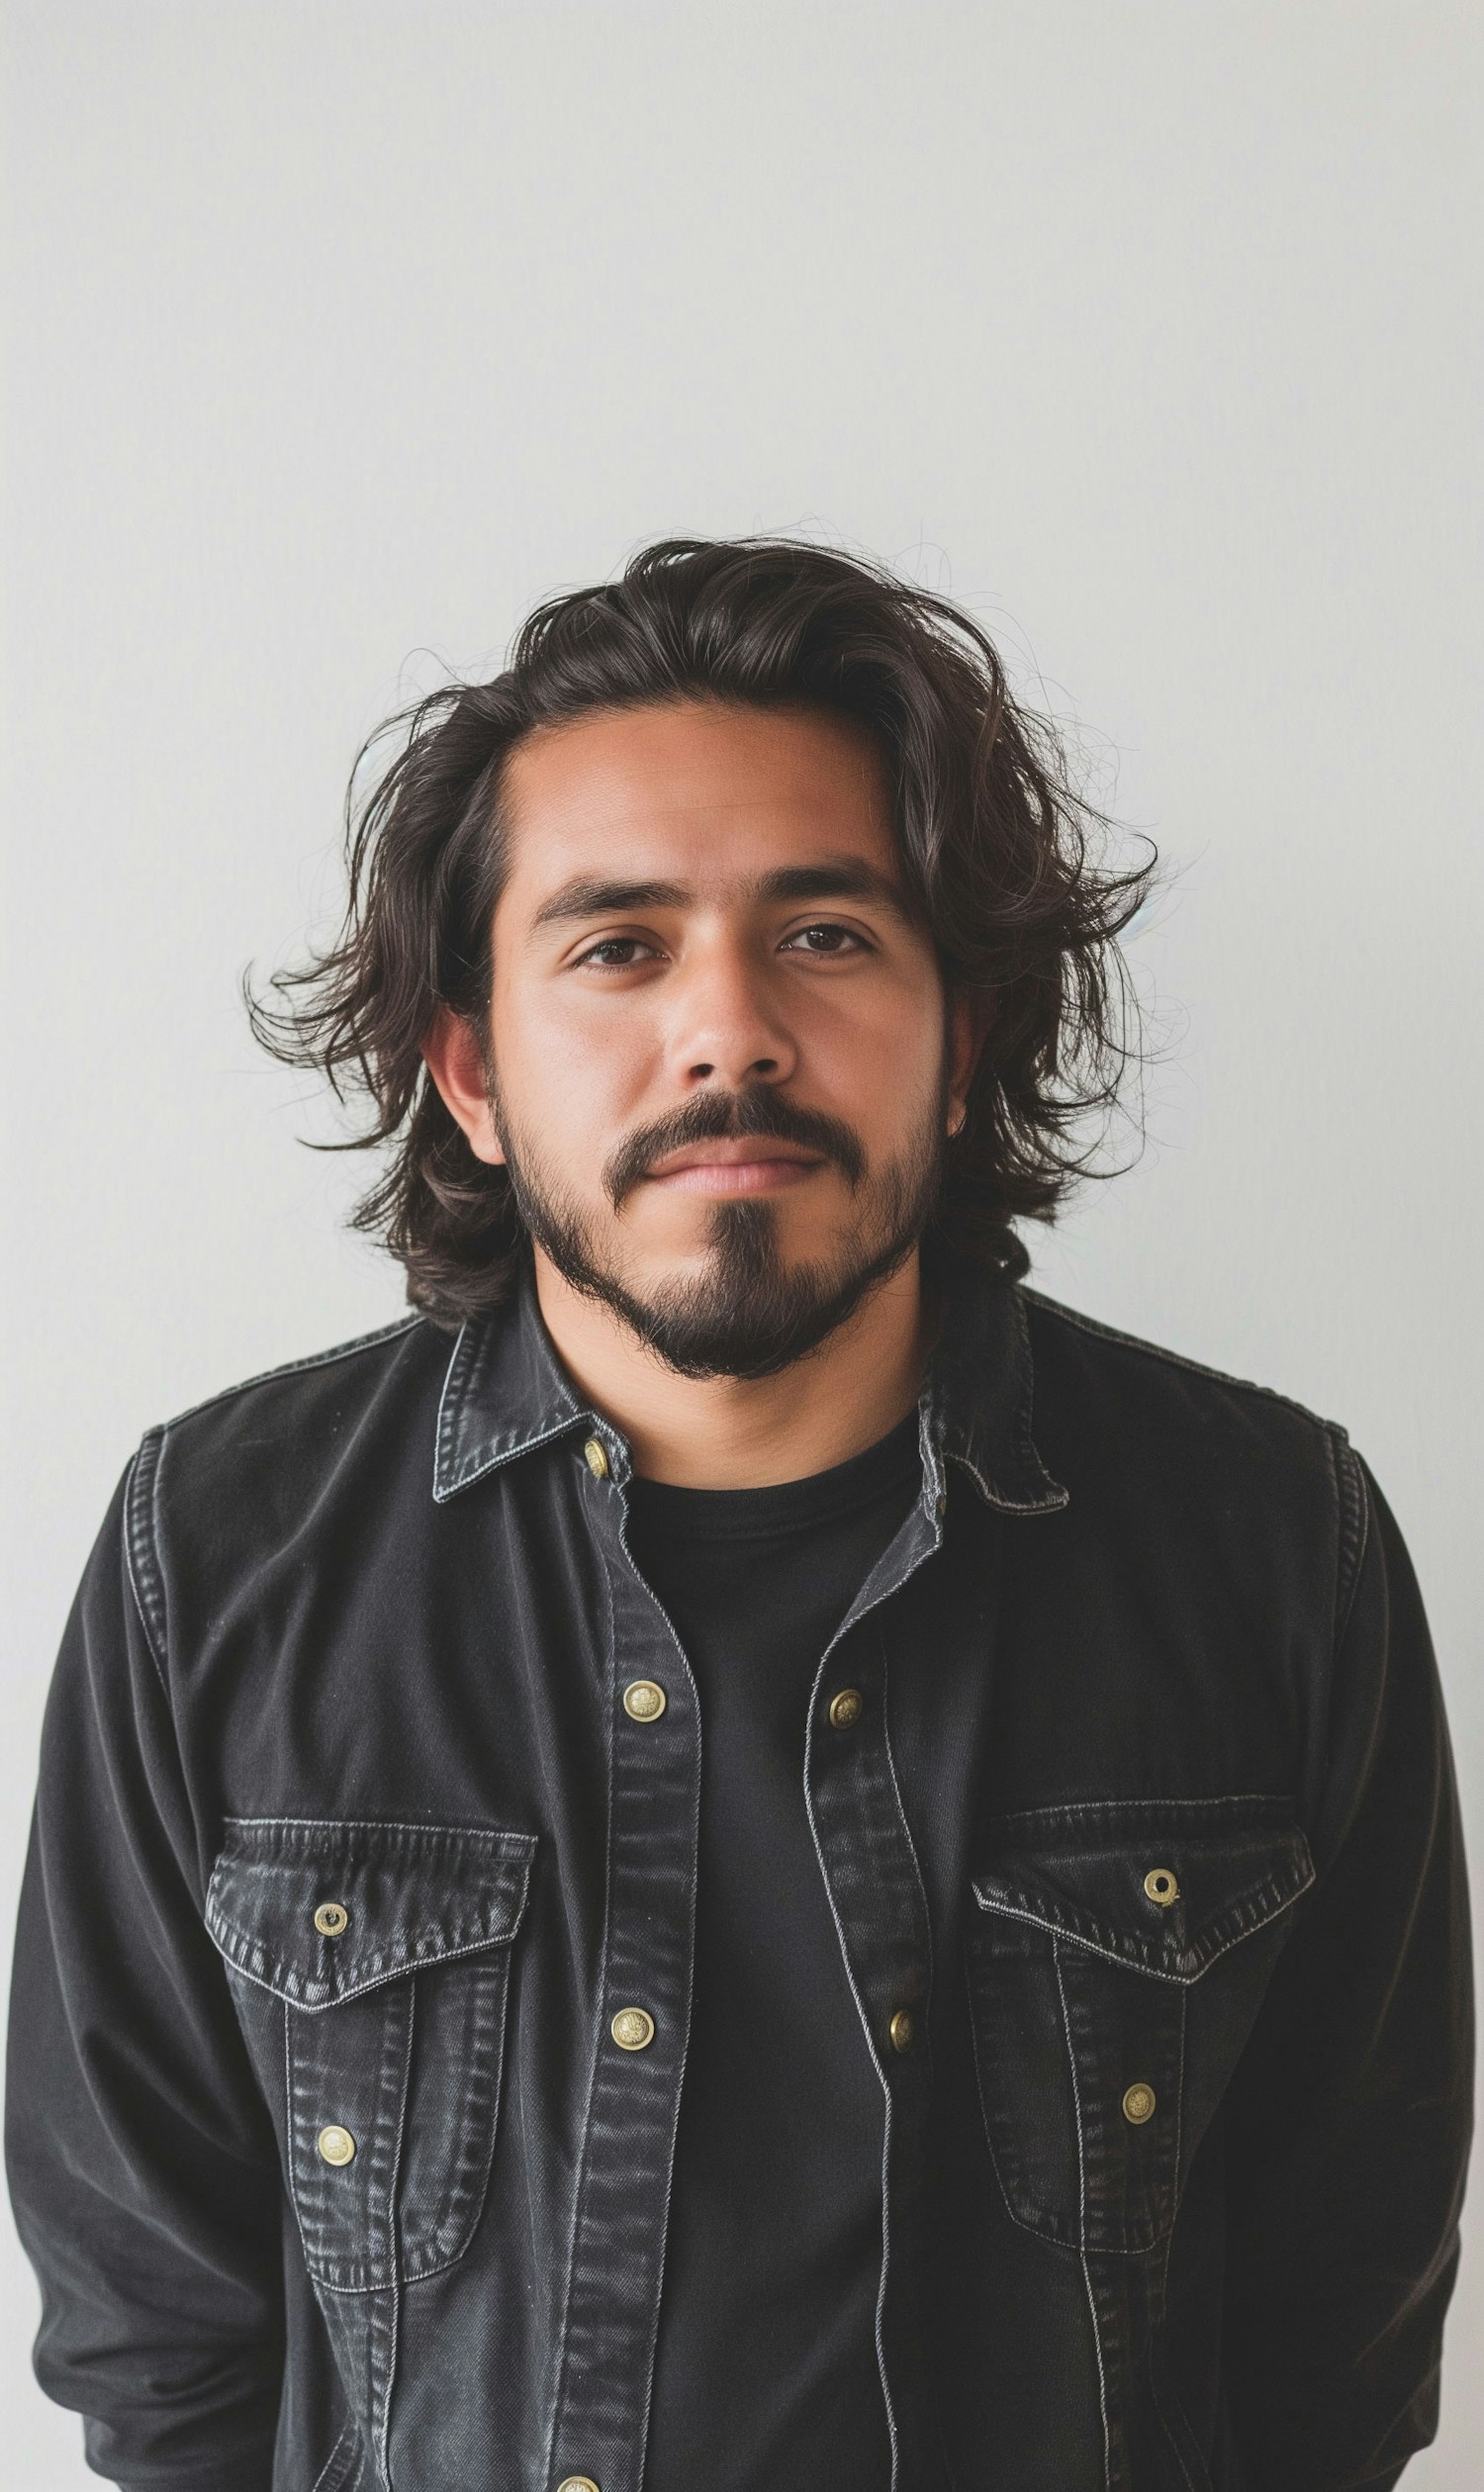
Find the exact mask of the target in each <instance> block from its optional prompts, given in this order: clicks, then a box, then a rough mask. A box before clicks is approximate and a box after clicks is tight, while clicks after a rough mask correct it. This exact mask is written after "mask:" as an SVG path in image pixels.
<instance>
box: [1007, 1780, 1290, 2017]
mask: <svg viewBox="0 0 1484 2492" xmlns="http://www.w3.org/2000/svg"><path fill="white" fill-rule="evenodd" d="M1242 1810H1245V1811H1246V1813H1245V1814H1241V1813H1238V1812H1239V1811H1242ZM989 1834H990V1842H991V1847H992V1849H991V1857H990V1858H989V1859H988V1860H987V1861H985V1863H984V1864H983V1866H982V1867H981V1868H980V1870H979V1873H978V1875H977V1876H976V1877H975V1879H974V1899H975V1901H976V1902H977V1904H978V1905H979V1908H980V1910H981V1911H984V1912H996V1913H1000V1914H1003V1915H1005V1916H1007V1917H1008V1918H1010V1919H1013V1920H1019V1921H1030V1922H1034V1923H1036V1924H1038V1925H1039V1926H1040V1927H1041V1928H1043V1929H1045V1930H1048V1931H1049V1932H1051V1933H1052V1935H1054V1936H1055V1937H1059V1938H1068V1939H1071V1940H1073V1941H1074V1942H1075V1944H1076V1945H1078V1946H1080V1947H1090V1948H1093V1949H1094V1950H1095V1951H1096V1952H1097V1953H1098V1954H1099V1955H1103V1956H1111V1957H1112V1958H1113V1959H1114V1960H1115V1961H1116V1962H1118V1963H1121V1964H1127V1965H1130V1966H1132V1967H1133V1968H1134V1969H1135V1971H1137V1972H1140V1973H1152V1974H1154V1975H1156V1976H1157V1977H1158V1978H1159V1979H1160V1980H1162V1981H1165V1982H1194V1981H1197V1980H1198V1979H1199V1977H1200V1976H1201V1974H1203V1973H1204V1972H1205V1971H1206V1968H1207V1967H1208V1965H1211V1964H1213V1963H1214V1962H1215V1960H1216V1958H1217V1957H1218V1956H1220V1955H1223V1954H1225V1952H1226V1950H1227V1949H1228V1948H1229V1947H1235V1946H1236V1945H1237V1943H1238V1941H1239V1940H1240V1939H1243V1938H1247V1937H1249V1936H1250V1935H1251V1934H1252V1931H1253V1930H1256V1929H1260V1928H1261V1927H1262V1926H1263V1924H1264V1922H1267V1921H1270V1920H1272V1919H1273V1918H1274V1916H1275V1915H1276V1914H1277V1913H1279V1912H1282V1911H1285V1910H1286V1909H1287V1907H1288V1905H1289V1904H1291V1903H1292V1902H1293V1901H1294V1899H1295V1898H1296V1897H1297V1896H1298V1895H1301V1894H1302V1893H1303V1892H1304V1890H1305V1888H1306V1887H1310V1886H1312V1885H1313V1883H1314V1863H1313V1861H1312V1860H1311V1859H1310V1857H1309V1846H1308V1843H1307V1842H1306V1840H1305V1838H1304V1834H1303V1831H1302V1829H1301V1828H1300V1827H1299V1826H1298V1825H1296V1824H1295V1823H1294V1821H1293V1816H1292V1810H1291V1804H1290V1803H1288V1802H1287V1801H1282V1800H1246V1801H1237V1802H1234V1801H1232V1800H1160V1801H1142V1800H1141V1801H1134V1802H1119V1801H1104V1802H1088V1803H1085V1804H1080V1805H1076V1806H1071V1807H1066V1808H1045V1809H1024V1810H1021V1811H1019V1812H1017V1813H1016V1814H1014V1815H1011V1816H1002V1817H998V1818H995V1819H994V1820H992V1821H991V1826H990V1829H989ZM1169 1878H1172V1879H1173V1881H1174V1885H1175V1888H1176V1890H1177V1892H1176V1893H1175V1895H1174V1897H1173V1899H1172V1900H1165V1901H1161V1900H1160V1899H1159V1896H1160V1894H1161V1893H1163V1894H1165V1895H1166V1896H1167V1895H1168V1893H1169V1889H1168V1886H1167V1884H1166V1880H1167V1879H1169ZM1146 1879H1150V1880H1151V1881H1152V1882H1153V1886H1154V1890H1155V1892H1151V1891H1150V1888H1148V1887H1146V1884H1145V1881H1146Z"/></svg>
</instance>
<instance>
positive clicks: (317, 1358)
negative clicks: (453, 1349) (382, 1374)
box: [160, 1315, 427, 1436]
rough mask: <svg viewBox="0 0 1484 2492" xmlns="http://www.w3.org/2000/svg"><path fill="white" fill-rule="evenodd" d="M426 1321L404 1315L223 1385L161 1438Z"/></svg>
mask: <svg viewBox="0 0 1484 2492" xmlns="http://www.w3.org/2000/svg"><path fill="white" fill-rule="evenodd" d="M426 1322H427V1318H426V1317H425V1316H420V1315H410V1316H401V1317H399V1318H398V1321H397V1322H396V1323H395V1324H383V1325H380V1326H379V1327H378V1328H377V1330H376V1331H375V1332H374V1333H358V1334H357V1335H356V1337H355V1339H354V1340H353V1341H338V1342H337V1343H336V1344H335V1346H334V1348H333V1349H317V1350H312V1351H311V1352H310V1354H309V1356H308V1358H286V1359H285V1360H284V1362H283V1364H282V1366H281V1367H265V1368H264V1369H263V1370H262V1372H261V1374H260V1375H256V1376H244V1377H243V1379H242V1381H241V1383H240V1384H229V1385H224V1386H223V1388H222V1390H221V1392H220V1393H209V1394H208V1395H207V1396H206V1399H205V1400H204V1401H202V1402H193V1403H192V1404H191V1405H190V1407H189V1409H188V1410H184V1411H177V1412H176V1413H175V1415H174V1417H173V1418H172V1419H168V1420H166V1421H165V1422H164V1423H163V1425H162V1427H161V1430H160V1433H161V1436H163V1435H165V1434H166V1433H168V1431H169V1430H170V1429H172V1428H179V1427H180V1426H181V1425H182V1424H183V1422H184V1421H186V1420H188V1419H196V1418H198V1417H199V1415H200V1414H201V1412H202V1411H212V1410H215V1409H216V1407H217V1404H218V1403H219V1402H230V1401H231V1400H232V1397H233V1395H234V1394H238V1393H250V1392H251V1391H252V1389H253V1387H254V1385H260V1384H275V1383H276V1382H277V1380H278V1378H279V1377H280V1376H302V1375H304V1374H305V1373H307V1371H308V1370H309V1369H310V1368H312V1367H332V1366H333V1365H334V1362H335V1360H336V1359H337V1358H353V1357H354V1356H355V1353H356V1351H357V1350H362V1349H374V1348H375V1347H376V1344H377V1343H378V1342H379V1341H392V1340H396V1339H397V1338H398V1337H399V1336H400V1335H401V1334H403V1333H413V1332H416V1331H417V1328H418V1326H419V1325H424V1324H426Z"/></svg>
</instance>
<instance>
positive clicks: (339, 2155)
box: [315, 2126, 355, 2171]
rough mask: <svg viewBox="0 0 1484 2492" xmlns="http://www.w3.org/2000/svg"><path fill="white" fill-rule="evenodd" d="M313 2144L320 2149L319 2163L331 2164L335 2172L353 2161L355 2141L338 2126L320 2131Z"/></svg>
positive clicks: (346, 2131)
mask: <svg viewBox="0 0 1484 2492" xmlns="http://www.w3.org/2000/svg"><path fill="white" fill-rule="evenodd" d="M315 2144H316V2145H317V2146H318V2147H319V2149H320V2160H321V2162H322V2163H326V2164H333V2166H334V2168H335V2169H336V2171H339V2170H340V2169H341V2168H342V2166H344V2165H345V2164H353V2163H354V2161H355V2140H354V2138H353V2137H352V2136H351V2134H350V2131H349V2130H348V2129H342V2128H339V2127H338V2126H331V2127H330V2128H327V2129H322V2130H321V2131H320V2134H319V2136H318V2137H317V2138H316V2140H315Z"/></svg>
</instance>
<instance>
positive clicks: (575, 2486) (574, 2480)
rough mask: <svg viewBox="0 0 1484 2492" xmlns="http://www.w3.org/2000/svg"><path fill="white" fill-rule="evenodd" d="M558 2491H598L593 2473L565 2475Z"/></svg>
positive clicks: (558, 2486)
mask: <svg viewBox="0 0 1484 2492" xmlns="http://www.w3.org/2000/svg"><path fill="white" fill-rule="evenodd" d="M557 2492H598V2486H597V2484H596V2483H595V2482H594V2480H593V2478H592V2476H591V2475H563V2477H562V2480H561V2482H560V2483H559V2484H558V2485H557Z"/></svg>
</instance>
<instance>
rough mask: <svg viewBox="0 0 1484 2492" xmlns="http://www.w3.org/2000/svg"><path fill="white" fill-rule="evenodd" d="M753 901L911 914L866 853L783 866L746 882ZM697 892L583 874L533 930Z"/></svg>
mask: <svg viewBox="0 0 1484 2492" xmlns="http://www.w3.org/2000/svg"><path fill="white" fill-rule="evenodd" d="M743 894H744V897H746V898H748V899H750V900H763V901H768V900H775V901H776V900H875V901H876V902H877V903H878V905H879V906H881V907H883V908H889V909H891V910H892V911H893V913H894V914H895V915H896V916H898V917H900V918H902V919H904V920H905V919H909V918H910V917H911V914H912V912H911V909H910V907H909V905H908V902H907V900H906V898H905V896H904V895H903V893H902V892H901V891H900V890H899V889H898V887H897V885H896V883H895V882H893V881H892V879H891V877H889V876H888V875H884V874H882V873H881V871H880V869H879V868H878V867H876V866H872V865H868V864H867V862H866V859H865V858H864V857H821V858H819V859H817V860H815V861H814V862H812V863H810V864H808V865H800V866H779V867H777V868H776V869H775V870H774V872H773V873H772V874H765V875H759V876H758V877H756V879H755V880H753V881H752V882H749V883H744V885H743ZM695 899H696V893H695V892H694V890H692V889H691V888H690V886H689V885H688V884H687V883H684V882H638V881H624V880H620V879H617V878H609V877H606V876H599V875H578V876H576V877H574V879H573V880H572V881H571V882H564V883H563V884H562V885H561V888H560V889H559V890H556V891H553V892H552V894H551V897H550V898H549V899H548V900H544V901H543V902H542V904H541V906H540V907H539V908H538V909H537V911H536V914H535V916H534V917H533V918H532V920H531V933H532V934H534V933H535V932H536V931H537V929H538V928H539V927H542V926H560V925H570V924H572V923H573V922H574V921H577V920H580V919H582V918H587V917H622V916H627V915H629V914H631V913H632V912H633V911H634V910H635V909H644V908H689V907H691V906H692V905H693V904H694V902H695Z"/></svg>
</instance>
